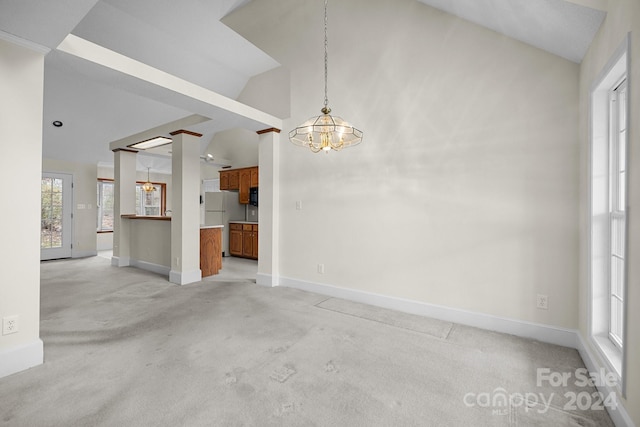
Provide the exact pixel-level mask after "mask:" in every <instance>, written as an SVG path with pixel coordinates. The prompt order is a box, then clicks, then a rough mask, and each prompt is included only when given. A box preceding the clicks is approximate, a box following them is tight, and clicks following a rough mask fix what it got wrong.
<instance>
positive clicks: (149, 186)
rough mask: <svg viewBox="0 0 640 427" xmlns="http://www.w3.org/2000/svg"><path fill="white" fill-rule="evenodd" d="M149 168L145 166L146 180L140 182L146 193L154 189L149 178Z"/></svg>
mask: <svg viewBox="0 0 640 427" xmlns="http://www.w3.org/2000/svg"><path fill="white" fill-rule="evenodd" d="M149 169H150V168H147V182H145V183H144V184H142V189H143V190H144V191H145V192H146V193H151V192H152V191H156V187H155V186H154V185H153V184H152V183H151V180H150V179H149Z"/></svg>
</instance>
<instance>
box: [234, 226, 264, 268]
mask: <svg viewBox="0 0 640 427" xmlns="http://www.w3.org/2000/svg"><path fill="white" fill-rule="evenodd" d="M229 254H231V255H233V256H240V257H244V258H252V259H258V224H244V223H234V222H232V223H229Z"/></svg>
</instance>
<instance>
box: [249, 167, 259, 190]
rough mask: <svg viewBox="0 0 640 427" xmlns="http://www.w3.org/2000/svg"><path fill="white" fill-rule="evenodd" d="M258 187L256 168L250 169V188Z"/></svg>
mask: <svg viewBox="0 0 640 427" xmlns="http://www.w3.org/2000/svg"><path fill="white" fill-rule="evenodd" d="M257 186H258V168H257V167H255V168H251V185H250V187H257Z"/></svg>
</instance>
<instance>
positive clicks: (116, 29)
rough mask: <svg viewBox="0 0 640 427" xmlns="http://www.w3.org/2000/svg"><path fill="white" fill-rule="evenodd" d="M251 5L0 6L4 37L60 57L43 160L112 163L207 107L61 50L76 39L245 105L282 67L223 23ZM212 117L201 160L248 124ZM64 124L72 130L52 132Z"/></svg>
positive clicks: (4, 0)
mask: <svg viewBox="0 0 640 427" xmlns="http://www.w3.org/2000/svg"><path fill="white" fill-rule="evenodd" d="M247 1H248V0H211V1H202V0H180V1H175V0H136V1H130V0H56V1H55V2H49V1H42V0H0V31H1V32H3V33H4V34H3V36H4V37H3V38H9V39H12V38H13V37H14V36H15V37H16V38H19V39H22V40H21V42H22V43H23V44H27V45H30V46H31V47H34V48H35V49H38V50H42V51H47V50H48V49H51V50H50V51H49V52H48V53H47V55H46V57H45V91H44V119H43V122H44V126H43V156H44V157H47V158H53V159H61V160H71V161H78V162H89V163H94V164H95V163H102V164H109V163H112V162H113V154H112V153H111V151H110V149H109V143H110V142H112V141H116V140H119V139H122V138H125V137H127V136H130V135H133V134H136V133H139V132H142V131H145V130H147V129H150V128H155V127H158V126H161V125H163V124H165V123H167V122H172V121H176V120H179V119H181V118H184V117H188V116H191V115H193V114H194V113H197V114H201V111H196V110H198V109H204V107H203V106H200V105H196V106H194V105H192V104H188V103H186V102H173V101H174V99H173V98H171V96H170V95H167V93H164V92H162V91H161V90H159V89H158V88H154V87H152V86H151V85H149V84H148V83H147V82H143V81H135V80H134V79H128V80H126V81H125V78H124V77H122V76H120V75H118V73H116V72H114V71H112V70H107V69H105V68H104V67H98V66H96V65H95V64H92V63H90V62H88V61H85V60H82V59H80V58H77V57H74V56H73V55H69V54H67V53H65V52H62V51H60V50H56V48H57V47H58V46H59V45H60V43H61V42H63V40H65V38H66V37H67V35H68V34H70V33H71V34H74V35H76V36H78V37H80V38H82V39H85V40H88V41H90V42H93V43H95V44H97V45H100V46H103V47H106V48H108V49H111V50H113V51H115V52H118V53H120V54H123V55H125V56H127V57H130V58H133V59H136V60H138V61H140V62H142V63H145V64H147V65H150V66H152V67H154V68H157V69H159V70H163V71H166V72H168V73H170V74H172V75H174V76H177V77H179V78H182V79H184V80H186V81H189V82H192V83H195V84H196V85H198V86H201V87H202V88H205V89H209V90H211V91H214V92H216V93H218V94H221V95H224V96H226V97H229V98H231V99H236V98H237V97H238V95H239V94H240V92H241V91H242V89H243V88H244V86H245V84H246V83H247V81H248V80H249V79H250V78H251V77H252V76H253V75H256V74H260V73H263V72H265V71H268V70H270V69H272V68H275V67H277V66H278V65H279V64H278V63H277V62H276V61H275V60H273V59H272V58H270V57H269V56H268V55H266V54H265V53H263V52H262V51H260V50H259V49H258V48H256V47H255V46H253V45H252V44H251V43H249V42H248V41H246V40H245V39H244V38H242V37H241V36H239V35H238V34H236V33H235V32H233V31H232V30H230V29H229V28H228V27H227V26H225V25H224V24H222V23H221V22H220V19H221V18H222V17H223V16H225V15H226V14H228V13H229V12H230V11H232V10H234V9H235V8H237V7H240V6H242V5H243V4H245V3H247ZM0 36H2V35H0ZM165 92H166V91H165ZM201 104H202V103H201ZM214 114H217V115H218V117H212V116H213V115H214ZM203 115H206V116H207V117H210V118H211V119H213V120H209V121H207V122H206V123H200V124H198V126H196V127H195V128H191V130H194V131H197V132H200V133H203V134H204V136H203V137H202V138H201V152H203V151H204V149H205V148H206V146H207V145H208V144H209V142H210V140H211V138H212V136H213V135H215V133H216V132H219V131H221V130H224V129H226V128H228V127H234V126H236V127H237V126H243V121H242V118H241V117H229V115H228V114H227V115H226V116H224V115H223V114H222V112H221V111H217V110H214V109H211V108H209V109H208V110H206V114H203ZM223 117H224V119H225V120H222V118H223ZM55 120H59V121H62V122H63V124H64V125H63V126H62V127H59V128H57V127H54V126H52V122H53V121H55ZM148 163H149V162H147V164H148ZM157 169H163V168H162V167H158V168H157Z"/></svg>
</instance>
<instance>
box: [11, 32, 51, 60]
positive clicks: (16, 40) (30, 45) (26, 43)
mask: <svg viewBox="0 0 640 427" xmlns="http://www.w3.org/2000/svg"><path fill="white" fill-rule="evenodd" d="M0 39H2V40H6V41H8V42H10V43H13V44H17V45H18V46H22V47H26V48H27V49H31V50H33V51H35V52H38V53H41V54H43V55H46V54H47V53H49V52H51V49H50V48H48V47H46V46H43V45H41V44H38V43H35V42H32V41H31V40H27V39H23V38H22V37H18V36H16V35H14V34H10V33H7V32H5V31H2V30H0Z"/></svg>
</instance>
